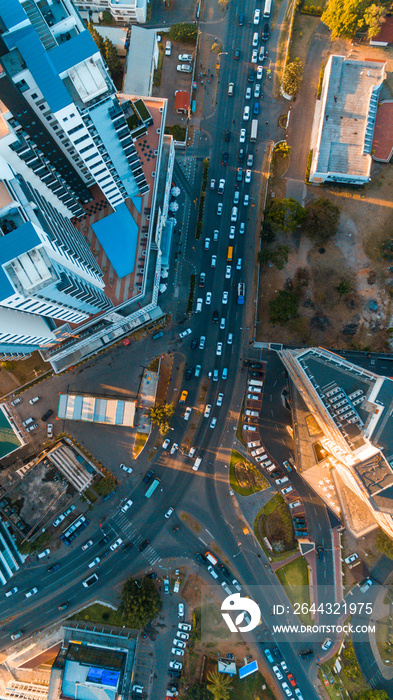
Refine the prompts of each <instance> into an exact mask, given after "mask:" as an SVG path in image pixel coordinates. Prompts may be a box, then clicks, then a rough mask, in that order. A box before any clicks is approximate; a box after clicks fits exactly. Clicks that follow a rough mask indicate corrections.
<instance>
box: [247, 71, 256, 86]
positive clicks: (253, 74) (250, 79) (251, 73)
mask: <svg viewBox="0 0 393 700" xmlns="http://www.w3.org/2000/svg"><path fill="white" fill-rule="evenodd" d="M247 80H248V82H249V83H253V82H254V80H255V71H254V69H253V68H251V70H250V72H249V74H248V78H247Z"/></svg>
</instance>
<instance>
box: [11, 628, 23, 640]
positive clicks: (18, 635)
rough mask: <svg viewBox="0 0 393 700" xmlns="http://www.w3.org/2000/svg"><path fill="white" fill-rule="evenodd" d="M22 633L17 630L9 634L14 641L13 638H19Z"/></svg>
mask: <svg viewBox="0 0 393 700" xmlns="http://www.w3.org/2000/svg"><path fill="white" fill-rule="evenodd" d="M22 634H23V632H22V630H19V632H15V633H14V634H11V639H12V641H13V642H14V641H15V639H19V637H21V636H22Z"/></svg>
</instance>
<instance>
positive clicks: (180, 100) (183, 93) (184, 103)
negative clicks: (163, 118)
mask: <svg viewBox="0 0 393 700" xmlns="http://www.w3.org/2000/svg"><path fill="white" fill-rule="evenodd" d="M190 102H191V94H190V93H189V92H188V91H187V90H176V92H175V111H176V112H178V111H179V110H181V111H182V112H188V110H189V109H190Z"/></svg>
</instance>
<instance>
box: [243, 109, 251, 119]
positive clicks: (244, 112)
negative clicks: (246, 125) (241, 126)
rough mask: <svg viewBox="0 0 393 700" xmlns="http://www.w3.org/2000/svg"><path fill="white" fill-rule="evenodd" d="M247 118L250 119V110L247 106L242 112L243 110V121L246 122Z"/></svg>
mask: <svg viewBox="0 0 393 700" xmlns="http://www.w3.org/2000/svg"><path fill="white" fill-rule="evenodd" d="M249 118H250V108H249V106H248V105H246V106H245V108H244V110H243V121H244V122H248V120H249Z"/></svg>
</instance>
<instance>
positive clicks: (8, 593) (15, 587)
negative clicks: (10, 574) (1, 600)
mask: <svg viewBox="0 0 393 700" xmlns="http://www.w3.org/2000/svg"><path fill="white" fill-rule="evenodd" d="M18 591H19V588H18V586H14V587H13V588H10V590H9V591H7V593H6V594H5V597H6V598H9V597H10V596H11V595H14V593H17V592H18Z"/></svg>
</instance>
